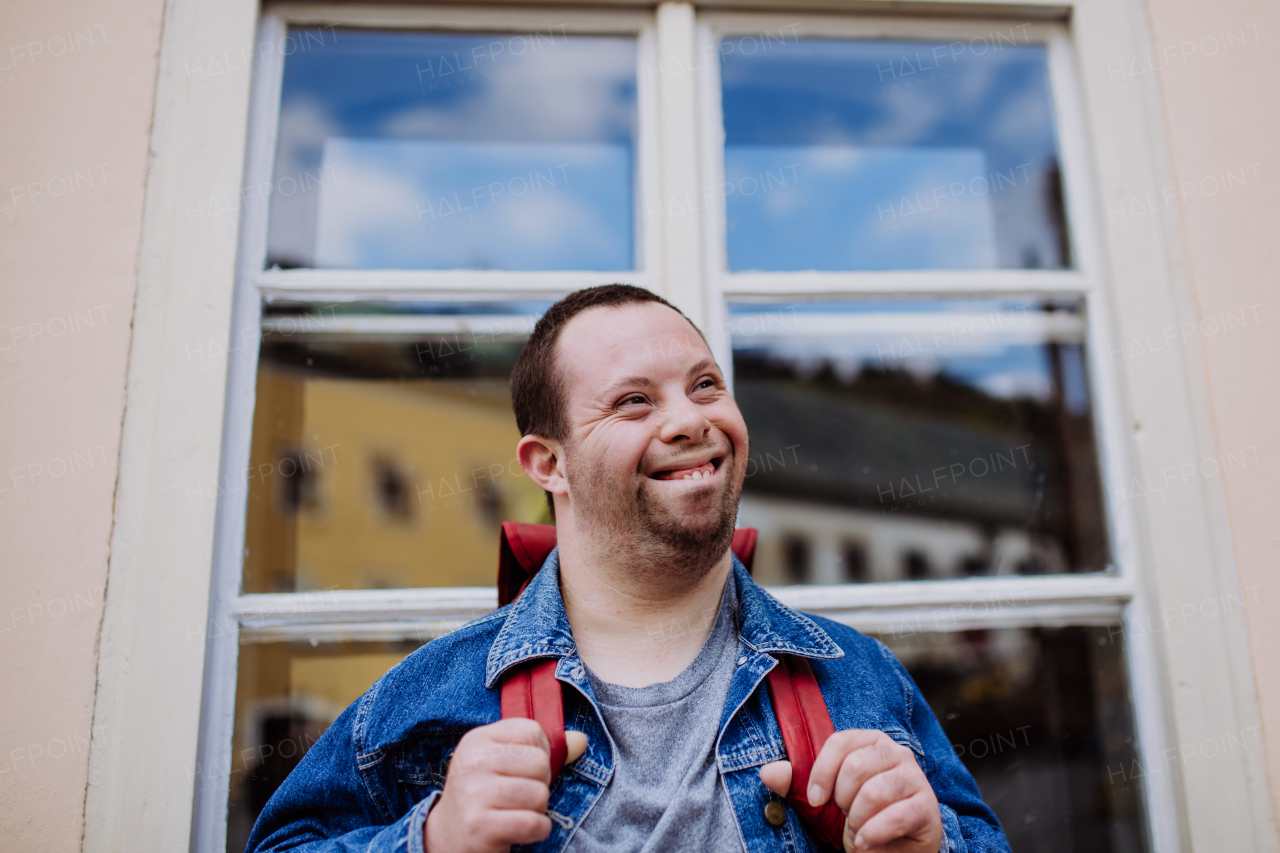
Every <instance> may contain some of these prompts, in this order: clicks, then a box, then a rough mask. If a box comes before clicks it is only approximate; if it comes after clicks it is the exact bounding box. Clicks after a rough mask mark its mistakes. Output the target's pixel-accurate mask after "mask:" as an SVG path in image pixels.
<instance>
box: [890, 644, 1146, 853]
mask: <svg viewBox="0 0 1280 853" xmlns="http://www.w3.org/2000/svg"><path fill="white" fill-rule="evenodd" d="M924 621H925V622H927V623H928V624H915V623H913V622H912V623H904V624H902V625H901V626H895V630H894V631H893V633H891V634H882V635H880V639H881V640H883V641H884V642H885V643H886V644H887V645H888V646H889V647H890V648H891V649H892V650H893V652H894V654H896V655H897V656H898V658H899V659H900V660H901V661H902V663H903V664H904V665H905V666H906V667H907V670H908V671H910V673H911V676H912V677H913V678H914V679H915V681H916V683H917V684H919V685H920V690H921V692H923V693H924V696H925V699H926V700H927V701H928V702H929V706H930V707H931V708H932V709H933V712H934V714H935V715H936V716H937V718H938V721H939V722H940V723H941V724H942V728H943V730H944V731H945V732H946V733H947V737H948V739H949V740H950V741H951V744H952V748H954V749H955V751H956V754H957V755H959V757H960V760H961V761H963V762H964V763H965V766H966V767H968V768H969V771H970V772H971V773H972V774H973V777H974V779H975V780H976V781H977V783H978V787H979V788H980V789H981V790H982V797H983V799H984V800H986V802H987V804H988V805H989V806H991V808H992V809H993V810H994V811H995V813H996V816H997V817H999V818H1000V822H1001V824H1002V825H1003V826H1004V830H1005V833H1006V834H1007V835H1008V836H1009V844H1010V847H1012V849H1013V850H1015V851H1023V850H1027V851H1036V853H1113V852H1114V853H1137V852H1138V851H1143V850H1146V849H1148V848H1147V841H1146V839H1145V838H1144V826H1145V823H1144V820H1143V816H1142V800H1143V796H1144V793H1145V792H1144V785H1145V780H1144V779H1143V778H1142V776H1143V773H1142V771H1141V770H1140V769H1139V770H1137V771H1136V772H1135V768H1140V767H1141V766H1142V762H1141V760H1140V759H1139V757H1138V752H1137V747H1136V744H1135V740H1134V723H1133V712H1132V708H1131V707H1130V703H1129V685H1128V675H1127V672H1126V668H1125V663H1124V661H1125V658H1124V649H1123V646H1122V644H1121V643H1120V639H1121V636H1120V631H1119V628H1117V627H1097V628H1085V627H1071V628H1000V629H993V630H977V631H960V632H945V631H944V632H939V631H938V630H937V628H938V627H939V626H938V625H936V624H934V622H933V621H932V620H924ZM941 627H943V628H946V627H947V625H946V624H945V623H944V624H943V625H942V626H941Z"/></svg>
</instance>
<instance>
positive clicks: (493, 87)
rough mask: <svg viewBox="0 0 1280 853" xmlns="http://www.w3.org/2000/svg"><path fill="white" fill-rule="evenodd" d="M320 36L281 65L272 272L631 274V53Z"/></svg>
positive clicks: (523, 37)
mask: <svg viewBox="0 0 1280 853" xmlns="http://www.w3.org/2000/svg"><path fill="white" fill-rule="evenodd" d="M325 35H326V36H327V37H328V41H327V42H325V43H324V44H323V46H319V47H316V46H313V47H311V49H309V50H307V51H298V52H296V53H294V54H293V55H291V56H290V57H289V58H288V59H287V60H286V62H285V71H284V83H283V89H282V94H281V108H280V109H281V114H280V129H279V141H278V145H277V152H276V164H275V181H276V184H277V186H284V187H286V188H288V189H290V190H292V191H290V192H289V193H287V194H286V193H285V192H284V191H280V192H273V194H272V211H271V227H270V236H269V248H268V255H269V257H268V261H267V263H268V266H271V265H273V264H278V265H279V266H281V267H286V268H287V267H296V266H316V267H343V268H352V269H374V268H399V269H507V270H550V269H563V270H602V271H603V270H625V269H632V268H634V250H633V232H634V230H635V229H634V215H633V208H634V201H633V199H634V196H633V171H634V159H635V142H634V140H635V126H636V106H635V76H636V52H635V50H636V49H635V41H634V39H628V38H598V37H590V38H587V37H567V36H566V35H565V34H563V33H562V32H560V31H558V30H548V31H546V32H543V33H534V34H515V35H511V34H486V35H462V34H437V33H404V32H370V31H356V30H336V32H335V33H334V35H336V41H335V40H334V38H333V35H330V34H329V33H328V32H326V33H325ZM290 177H292V178H293V179H294V180H295V181H296V187H297V189H296V190H294V187H295V184H294V183H289V182H287V181H286V179H287V178H290Z"/></svg>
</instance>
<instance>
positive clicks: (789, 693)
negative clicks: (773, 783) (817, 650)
mask: <svg viewBox="0 0 1280 853" xmlns="http://www.w3.org/2000/svg"><path fill="white" fill-rule="evenodd" d="M768 685H769V698H770V699H771V700H773V711H774V713H775V714H776V715H777V717H778V728H779V729H781V730H782V742H783V744H784V745H785V746H786V748H787V759H788V760H789V761H790V762H791V788H790V789H789V790H788V791H787V802H788V803H790V804H791V807H792V808H793V809H795V810H796V813H797V814H799V815H800V817H801V818H802V819H803V820H804V822H805V823H807V824H808V825H809V828H810V829H811V830H812V831H813V832H814V834H815V835H817V836H818V838H819V839H821V840H822V841H825V842H826V843H827V844H830V845H831V846H833V847H835V848H836V849H837V850H843V849H844V843H843V838H844V819H845V815H844V812H842V811H840V807H839V806H837V805H836V804H835V800H827V801H826V802H825V803H823V804H822V806H820V807H819V808H816V809H815V808H814V807H813V806H811V805H809V796H808V790H809V774H810V773H811V772H812V771H813V762H814V760H815V759H817V757H818V753H819V752H820V751H821V750H822V745H823V744H825V743H826V742H827V738H829V737H831V736H832V735H833V734H835V725H834V724H833V723H832V722H831V713H830V712H829V711H828V710H827V703H826V700H824V699H823V698H822V690H821V689H820V688H819V687H818V680H817V678H815V677H814V675H813V669H812V667H810V666H809V661H807V660H805V659H804V658H802V657H799V656H798V655H778V665H777V666H775V667H774V668H773V669H771V670H770V671H769V675H768Z"/></svg>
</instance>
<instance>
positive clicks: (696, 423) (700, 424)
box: [659, 395, 711, 444]
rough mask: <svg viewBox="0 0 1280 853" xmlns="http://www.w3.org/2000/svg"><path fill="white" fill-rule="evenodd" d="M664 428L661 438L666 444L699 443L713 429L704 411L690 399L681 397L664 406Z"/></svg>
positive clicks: (662, 428) (660, 434)
mask: <svg viewBox="0 0 1280 853" xmlns="http://www.w3.org/2000/svg"><path fill="white" fill-rule="evenodd" d="M662 414H663V419H662V427H661V430H660V432H659V437H660V438H661V439H662V440H663V441H665V442H668V443H670V442H676V441H691V442H693V443H695V444H696V443H698V442H700V441H702V439H703V438H705V437H706V435H707V432H708V431H709V430H710V429H711V422H710V421H708V420H707V418H706V416H705V415H703V413H702V409H701V408H700V407H699V406H698V404H697V403H694V402H693V401H692V400H690V399H689V398H688V397H685V396H684V395H680V396H678V397H676V398H675V399H673V400H672V401H671V402H670V403H668V404H667V405H665V406H663V409H662Z"/></svg>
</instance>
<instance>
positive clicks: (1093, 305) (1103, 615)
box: [699, 12, 1178, 850]
mask: <svg viewBox="0 0 1280 853" xmlns="http://www.w3.org/2000/svg"><path fill="white" fill-rule="evenodd" d="M1015 28H1016V29H1015ZM1006 31H1008V32H1010V33H1011V34H1015V37H1016V36H1021V37H1022V38H1023V40H1024V41H1025V42H1026V43H1028V44H1037V45H1043V46H1044V47H1045V49H1046V61H1047V65H1048V71H1049V94H1050V97H1051V99H1052V101H1053V108H1054V115H1053V122H1054V129H1055V133H1056V136H1057V142H1058V156H1059V161H1060V166H1061V174H1062V181H1063V195H1064V202H1065V208H1066V211H1065V212H1066V220H1067V229H1068V239H1069V240H1070V244H1071V249H1070V254H1071V258H1072V262H1073V263H1072V266H1071V267H1070V268H1068V269H1062V270H1023V269H996V270H963V271H960V270H920V271H916V270H907V271H887V272H880V271H875V272H862V271H840V272H826V271H823V272H746V273H731V272H729V269H728V256H727V253H728V240H727V232H726V226H725V207H724V205H723V204H721V205H708V207H707V210H706V212H705V213H706V216H705V221H704V231H705V234H706V238H705V244H706V247H707V252H706V271H705V275H706V279H707V281H708V282H709V289H710V290H711V292H712V294H713V296H712V298H711V304H712V305H713V306H714V309H713V310H718V312H719V314H718V316H715V317H714V320H713V322H714V323H716V327H717V328H730V318H729V315H728V306H729V304H730V303H731V302H733V301H734V300H741V299H749V300H761V299H764V300H768V299H774V300H778V301H779V302H796V301H804V300H813V299H838V298H847V297H864V298H865V297H868V296H871V297H875V296H881V297H892V298H904V297H905V298H911V297H933V298H963V297H1000V296H1005V297H1009V296H1058V297H1069V298H1079V299H1082V300H1084V304H1085V321H1086V333H1085V340H1086V358H1087V360H1088V370H1089V384H1090V389H1089V392H1090V397H1091V406H1092V412H1093V421H1094V424H1093V426H1094V435H1095V437H1096V441H1097V452H1098V456H1099V459H1098V464H1099V468H1100V470H1101V473H1102V482H1103V483H1104V484H1109V483H1113V482H1128V481H1129V480H1128V477H1127V476H1126V475H1125V467H1124V454H1123V453H1122V452H1121V447H1122V444H1123V420H1122V418H1121V417H1120V415H1119V406H1118V400H1117V397H1118V392H1117V388H1116V387H1115V382H1114V372H1113V371H1112V370H1111V369H1110V368H1109V366H1108V365H1107V363H1106V360H1105V357H1104V356H1103V355H1102V353H1101V352H1100V350H1101V349H1102V348H1101V347H1099V346H1097V345H1096V344H1095V342H1097V341H1106V340H1110V335H1109V333H1108V328H1109V325H1108V322H1107V319H1108V318H1107V309H1106V305H1105V300H1103V299H1102V298H1101V296H1102V292H1103V287H1104V285H1103V281H1104V279H1103V275H1102V259H1101V252H1100V249H1099V240H1098V233H1097V230H1098V229H1097V224H1098V217H1097V215H1096V213H1095V211H1097V210H1098V208H1097V206H1096V204H1095V203H1094V200H1093V198H1092V196H1091V192H1090V188H1089V182H1088V181H1087V180H1086V179H1085V176H1086V175H1088V174H1090V172H1091V167H1090V164H1089V153H1088V144H1087V142H1086V140H1085V138H1084V134H1083V132H1082V131H1083V127H1084V110H1083V108H1082V105H1081V104H1080V101H1079V93H1078V90H1077V88H1076V85H1075V80H1076V70H1075V68H1074V64H1073V57H1072V49H1071V41H1070V34H1069V31H1068V29H1067V27H1066V25H1065V24H1063V23H1059V22H1053V21H1047V22H1029V21H1026V20H1025V19H1024V20H1021V21H1020V20H1018V19H1015V18H1005V19H1000V18H984V19H982V20H972V21H965V20H956V19H955V18H943V19H938V18H923V17H922V18H905V17H901V16H897V17H872V16H866V17H861V16H860V17H857V18H850V17H848V16H816V15H815V16H809V17H804V18H797V17H796V16H786V17H784V16H782V15H777V14H755V13H742V12H710V13H704V14H703V15H701V16H700V23H699V47H700V55H701V56H704V57H715V58H717V60H718V57H719V55H720V54H719V44H720V42H721V39H722V38H724V39H732V38H741V37H744V36H758V35H759V34H761V33H772V32H784V33H788V34H790V35H791V36H793V37H794V38H798V39H816V38H826V39H892V40H904V41H909V40H917V41H944V42H952V41H961V42H966V43H967V42H970V41H971V40H972V39H975V38H986V39H988V40H990V41H992V42H994V41H995V39H994V38H993V36H992V34H993V33H995V32H1001V33H1003V32H1006ZM719 71H720V68H719V63H718V61H712V62H710V63H706V65H705V67H704V68H703V75H702V79H701V87H700V95H701V97H702V99H703V103H704V106H703V108H702V109H701V110H700V116H701V119H702V134H701V136H702V147H701V152H700V154H701V158H702V164H703V171H704V175H705V183H704V186H720V185H722V184H723V182H724V125H723V121H722V108H721V100H720V99H721V83H720V74H719ZM715 343H717V344H718V345H719V347H720V349H721V351H720V352H717V353H716V356H717V359H718V360H719V361H720V363H721V364H732V352H731V342H730V341H729V340H728V339H727V337H724V338H720V339H717V340H716V341H715ZM1128 509H1129V508H1128V505H1127V504H1126V503H1124V502H1121V501H1117V500H1115V499H1113V495H1112V494H1111V493H1110V491H1108V492H1107V494H1106V495H1105V496H1104V516H1105V518H1106V523H1107V533H1108V540H1109V547H1110V551H1111V561H1112V563H1111V565H1110V566H1108V567H1107V568H1108V571H1107V572H1105V573H1087V574H1080V575H1059V576H1048V577H1044V576H1037V577H1019V576H1015V575H1008V576H1001V577H992V578H983V579H976V580H975V579H971V578H966V579H957V580H934V581H927V582H920V581H916V582H901V583H881V584H873V585H832V586H806V587H794V588H792V589H789V590H787V600H788V603H791V604H792V605H793V606H796V607H799V608H800V609H803V610H806V611H810V612H818V613H822V614H823V615H826V616H828V617H830V618H834V619H837V620H839V621H842V622H846V623H848V624H851V625H853V626H854V627H857V628H859V629H860V630H864V631H879V632H883V633H893V632H894V630H895V626H896V627H898V629H899V630H900V627H901V626H902V625H904V624H906V625H930V624H934V623H935V622H936V621H937V614H938V613H939V612H942V613H944V614H949V613H952V612H957V611H953V610H952V608H953V607H958V608H959V610H958V612H959V613H962V614H969V613H973V612H974V610H975V607H974V605H975V603H981V602H1001V604H1000V606H999V608H998V612H996V613H993V614H989V615H988V614H987V613H986V611H987V608H986V607H982V608H981V609H982V611H983V614H982V618H972V617H968V618H966V617H961V619H960V620H953V619H952V618H951V617H949V616H948V617H947V618H946V620H945V623H944V624H945V627H946V629H947V630H962V629H966V628H977V627H987V628H991V627H1015V626H1016V627H1029V626H1047V627H1056V626H1065V625H1107V626H1110V625H1120V624H1123V623H1124V619H1125V616H1126V613H1127V612H1132V611H1134V610H1136V609H1139V608H1140V604H1139V603H1138V602H1137V601H1136V599H1138V598H1139V597H1140V595H1141V593H1140V591H1139V587H1138V584H1137V582H1136V575H1137V574H1138V572H1139V571H1140V569H1139V567H1138V566H1139V555H1138V554H1137V553H1136V551H1135V549H1134V547H1133V536H1132V524H1133V521H1132V519H1131V518H1130V516H1129V511H1128ZM1009 602H1019V603H1009ZM1125 636H1126V639H1128V636H1129V632H1125ZM1143 644H1144V643H1143V640H1141V639H1140V640H1138V641H1136V642H1134V641H1129V642H1126V643H1125V654H1126V668H1127V670H1128V672H1129V673H1131V675H1130V677H1129V681H1130V694H1131V696H1132V698H1133V706H1134V727H1135V730H1136V731H1135V734H1136V736H1137V741H1138V743H1137V754H1138V755H1139V756H1143V760H1147V745H1148V744H1153V743H1156V744H1158V743H1164V742H1165V741H1166V738H1167V733H1166V728H1165V721H1164V715H1163V713H1162V708H1161V703H1160V696H1159V693H1158V692H1152V689H1151V688H1152V686H1153V685H1151V684H1149V683H1148V682H1147V681H1146V680H1145V679H1142V678H1140V677H1134V675H1132V674H1135V673H1141V672H1144V671H1147V670H1149V669H1150V653H1151V649H1146V648H1143ZM1141 799H1142V800H1143V801H1144V806H1145V811H1146V817H1147V821H1148V823H1149V824H1150V827H1151V829H1150V831H1151V837H1152V839H1153V845H1154V849H1156V850H1163V849H1166V848H1167V847H1168V846H1169V839H1171V838H1174V837H1176V834H1177V824H1178V819H1177V813H1176V807H1175V802H1176V792H1175V790H1174V788H1173V786H1172V785H1171V784H1170V783H1169V780H1168V777H1167V776H1166V777H1161V778H1159V779H1157V780H1156V784H1150V785H1147V786H1145V788H1144V797H1142V798H1141Z"/></svg>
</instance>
